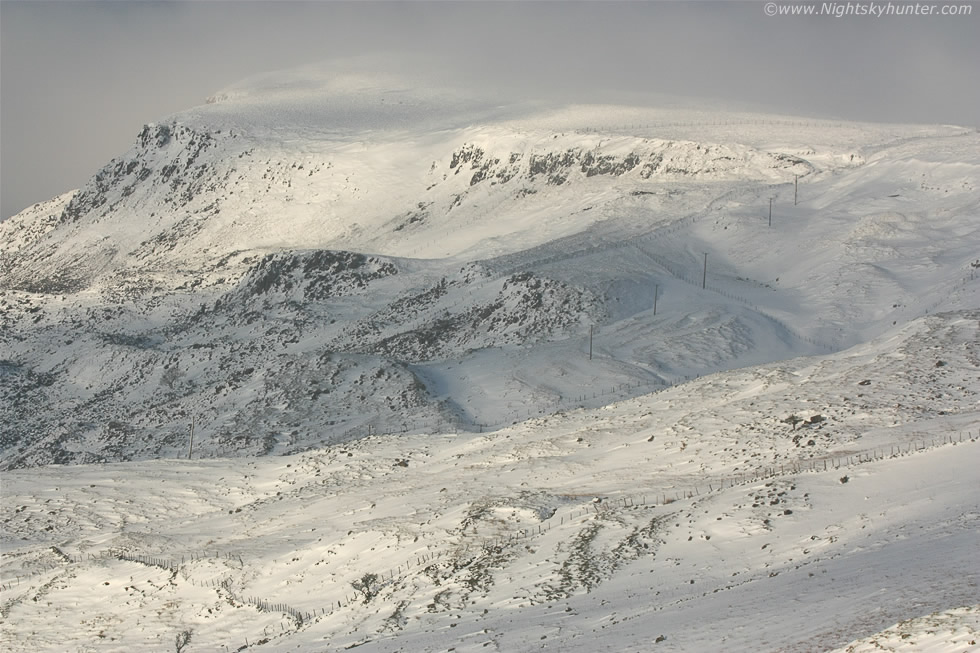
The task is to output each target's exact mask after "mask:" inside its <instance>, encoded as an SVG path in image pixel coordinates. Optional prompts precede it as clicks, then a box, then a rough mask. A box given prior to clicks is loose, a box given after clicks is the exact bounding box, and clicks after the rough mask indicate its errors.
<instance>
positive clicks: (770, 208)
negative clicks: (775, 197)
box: [769, 197, 772, 227]
mask: <svg viewBox="0 0 980 653" xmlns="http://www.w3.org/2000/svg"><path fill="white" fill-rule="evenodd" d="M769 226H770V227H771V226H772V198H771V197H770V198H769Z"/></svg>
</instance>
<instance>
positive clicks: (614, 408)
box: [0, 69, 980, 653]
mask: <svg viewBox="0 0 980 653" xmlns="http://www.w3.org/2000/svg"><path fill="white" fill-rule="evenodd" d="M419 88H422V87H419V86H417V85H414V84H412V83H411V82H410V81H409V80H407V79H405V78H401V77H398V78H396V77H393V76H387V75H383V76H378V75H353V74H337V73H335V72H331V71H324V70H320V69H305V70H301V71H293V72H290V73H276V74H270V75H265V76H260V77H257V78H254V79H251V80H246V81H245V82H243V83H241V84H239V85H236V86H234V87H231V88H229V89H225V90H224V91H222V92H219V93H216V94H215V95H214V96H213V97H211V98H209V99H208V101H207V103H206V104H204V105H202V106H200V107H195V108H192V109H190V110H187V111H185V112H181V113H179V114H175V115H173V116H170V117H168V118H165V119H163V120H160V121H157V122H154V123H150V124H147V125H146V126H145V127H144V128H143V129H142V130H141V132H140V133H139V134H138V135H137V136H136V139H135V142H134V144H133V146H132V148H131V149H130V150H128V151H127V152H125V153H123V154H121V155H120V156H119V157H117V158H116V159H114V160H113V161H111V162H109V163H108V164H107V165H106V166H105V167H103V168H102V169H101V170H100V171H98V172H97V173H96V174H95V175H94V176H93V177H92V179H91V180H89V182H88V183H87V184H86V185H85V186H84V187H82V188H80V189H78V190H76V191H72V192H69V193H66V194H64V195H61V196H59V197H56V198H53V199H52V200H50V201H48V202H45V203H42V204H38V205H37V206H34V207H32V208H30V209H28V210H26V211H24V212H22V213H21V214H19V215H17V216H15V217H14V218H12V219H10V220H8V221H6V222H4V223H0V243H2V250H0V254H2V259H0V423H2V424H3V426H2V427H0V469H2V470H3V477H2V484H3V485H2V493H3V501H2V502H0V548H2V556H0V617H2V618H0V640H2V642H3V644H4V647H5V650H7V649H9V650H12V651H32V652H33V651H62V650H69V649H70V650H92V651H132V650H172V649H176V650H177V651H178V653H179V652H180V651H187V652H188V653H189V652H190V651H194V650H202V651H203V650H251V649H256V650H263V651H286V650H301V651H321V650H322V651H328V650H329V651H333V650H343V649H348V648H355V647H356V648H357V649H358V650H365V651H406V652H408V651H412V652H415V651H444V650H456V651H471V650H472V651H476V650H480V651H483V650H497V651H529V650H539V649H540V650H555V651H563V652H565V651H582V652H589V653H592V652H594V651H624V650H636V651H641V650H642V651H651V650H655V651H660V650H663V651H672V650H674V651H703V650H728V651H738V650H744V651H758V650H771V651H812V650H831V649H835V648H837V649H841V650H848V651H862V650H873V647H875V646H879V645H881V646H886V645H887V646H891V647H893V648H895V649H896V650H900V649H899V646H900V645H903V644H904V645H909V646H918V647H920V648H923V649H925V648H926V647H932V649H934V650H944V651H968V650H973V649H975V648H976V643H975V642H976V640H977V638H978V636H980V633H978V631H980V618H978V604H980V602H978V599H977V597H978V596H980V593H978V589H977V588H978V586H980V577H978V574H977V572H976V571H975V570H974V568H975V566H976V565H975V564H974V562H973V560H974V558H975V557H976V551H977V550H980V530H978V528H977V523H978V522H977V518H978V515H980V509H978V507H980V488H978V486H977V483H976V472H975V471H974V470H975V469H977V468H978V467H980V444H978V442H980V394H978V393H980V374H978V373H980V247H978V244H980V219H978V216H980V192H978V184H980V133H978V132H977V131H976V130H975V129H968V128H963V127H956V126H923V125H878V124H864V123H862V124H858V123H848V122H837V121H827V120H814V119H809V118H799V117H789V116H774V115H764V114H753V113H745V112H731V111H725V110H723V108H713V109H710V110H706V109H704V108H691V107H686V106H680V105H679V104H677V103H669V102H668V103H664V104H662V105H653V106H661V107H666V108H651V107H648V106H610V105H585V104H582V105H567V106H565V105H555V104H546V103H532V102H521V103H512V102H504V101H502V100H499V99H495V98H486V97H479V96H476V95H467V94H463V93H460V92H459V91H456V90H452V89H430V90H425V91H420V90H418V89H419ZM770 207H771V208H770ZM770 210H771V213H770Z"/></svg>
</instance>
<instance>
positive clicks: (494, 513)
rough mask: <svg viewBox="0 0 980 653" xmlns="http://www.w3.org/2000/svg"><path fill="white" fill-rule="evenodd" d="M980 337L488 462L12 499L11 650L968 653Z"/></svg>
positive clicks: (383, 465)
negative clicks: (182, 646)
mask: <svg viewBox="0 0 980 653" xmlns="http://www.w3.org/2000/svg"><path fill="white" fill-rule="evenodd" d="M978 323H980V312H978V311H972V312H967V313H961V314H944V315H939V316H935V317H930V318H924V319H920V320H916V321H915V322H913V323H911V324H910V325H908V326H907V327H905V328H902V329H899V330H896V331H894V332H891V333H889V334H887V335H886V336H885V337H883V338H881V339H879V340H876V341H874V342H872V343H869V344H868V345H862V346H858V347H856V348H853V349H851V350H848V351H847V352H844V353H842V354H835V355H831V356H824V357H818V358H803V359H796V360H793V361H787V362H783V363H779V364H774V365H765V366H761V367H751V368H745V369H741V370H737V371H732V372H725V373H718V374H715V375H712V376H709V377H705V378H703V379H700V380H698V381H695V382H691V383H688V384H684V385H680V386H677V387H674V388H671V389H669V390H664V391H662V392H660V393H657V394H652V395H647V396H643V397H639V398H636V399H630V400H626V401H622V402H617V403H613V404H610V405H608V406H605V407H603V408H599V409H577V410H573V411H567V412H563V413H560V414H556V415H551V416H549V417H546V418H536V419H532V420H530V421H527V422H524V423H522V424H519V425H517V426H514V427H509V428H505V429H502V430H499V431H496V432H494V433H490V434H483V435H480V434H463V433H461V434H458V435H453V434H451V433H450V434H440V435H421V434H420V435H399V436H371V437H369V438H365V439H362V440H359V441H357V442H355V443H351V444H349V445H345V446H337V447H332V448H328V449H322V450H316V451H310V452H307V453H304V454H298V455H293V456H286V457H265V458H253V459H250V460H247V461H242V460H231V459H214V460H193V461H187V460H170V461H165V460H158V461H147V462H140V463H115V464H108V465H91V466H74V467H46V468H41V469H31V470H16V471H11V472H6V473H5V475H4V477H5V481H4V486H5V489H4V494H5V501H4V503H3V508H2V514H0V521H2V523H3V529H4V533H5V535H4V542H5V544H4V549H5V554H4V577H5V581H4V582H5V583H6V585H5V586H4V587H3V588H2V589H3V595H2V596H3V601H4V603H3V616H4V619H5V625H4V633H5V637H6V639H7V641H8V642H9V643H10V645H11V646H12V648H11V649H10V650H17V651H21V650H22V651H39V650H52V651H53V650H64V647H65V646H66V645H67V646H70V647H71V648H72V649H75V648H82V649H85V650H88V649H87V648H86V647H89V648H90V649H91V650H99V651H127V650H133V649H155V650H169V648H170V647H171V645H172V643H173V642H174V640H175V638H176V637H177V636H178V635H179V634H180V633H184V632H188V633H191V634H192V644H193V646H192V647H188V649H187V650H222V647H225V648H227V649H228V650H252V649H256V650H269V651H273V650H274V651H279V650H281V651H285V650H297V649H298V650H304V651H320V650H323V651H326V650H342V649H346V648H351V647H354V646H357V647H358V649H359V650H368V651H439V650H448V649H449V648H455V650H457V651H470V650H473V651H476V650H484V649H486V648H488V647H489V648H490V650H501V651H517V650H521V651H524V650H538V649H542V650H561V651H600V650H609V651H612V650H658V651H659V650H666V651H671V650H675V651H695V650H704V649H705V648H711V647H714V646H718V645H722V646H724V648H725V649H726V650H746V651H748V650H753V651H755V650H779V651H795V650H799V651H812V650H829V649H831V648H835V647H839V646H844V645H846V644H847V643H848V642H850V641H851V640H853V639H857V638H863V637H867V636H869V635H871V634H873V633H875V632H877V631H879V630H883V629H885V628H887V627H889V626H892V625H893V624H896V623H898V622H903V624H902V625H900V627H899V629H898V631H897V632H898V633H903V635H902V636H903V637H907V636H915V637H916V638H917V640H922V641H931V642H933V643H934V644H935V645H936V646H937V648H936V649H935V650H948V651H967V650H972V648H973V646H972V645H969V644H968V642H969V641H971V639H972V640H975V639H976V637H977V636H978V634H980V623H977V611H976V605H975V604H976V598H977V581H978V580H980V578H978V576H977V572H976V566H975V565H974V564H973V560H974V558H975V555H976V551H977V546H978V545H980V532H978V530H977V514H978V513H977V507H978V498H980V497H978V490H977V485H976V472H975V470H976V469H977V466H978V464H980V444H978V442H980V403H978V392H980V388H978V386H977V383H976V381H977V372H978V370H980V333H978ZM939 355H941V356H942V357H943V358H942V359H941V360H937V356H939ZM794 417H795V418H796V419H794ZM962 606H974V607H973V608H970V609H967V610H953V608H960V607H962ZM950 611H952V612H950ZM933 613H935V616H934V617H930V618H925V619H923V620H922V621H921V623H919V625H918V626H916V625H915V623H905V622H907V621H908V620H910V619H912V618H913V617H927V616H928V615H933ZM940 613H941V614H940ZM917 623H918V622H917ZM937 623H938V624H943V629H942V630H939V631H938V632H937ZM51 624H63V626H52V625H51ZM893 632H894V631H893ZM892 637H893V638H897V637H898V635H897V634H893V635H892ZM661 638H665V639H661ZM899 641H902V640H901V638H899Z"/></svg>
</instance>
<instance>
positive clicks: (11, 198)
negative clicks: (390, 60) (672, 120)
mask: <svg viewBox="0 0 980 653" xmlns="http://www.w3.org/2000/svg"><path fill="white" fill-rule="evenodd" d="M780 2H781V4H794V3H795V4H801V3H800V2H795V1H794V2H786V1H785V0H780ZM852 2H854V0H852ZM884 2H885V3H887V0H884ZM892 2H893V3H894V4H900V3H899V2H898V0H892ZM816 4H817V5H818V7H819V6H820V4H822V3H820V2H817V3H816ZM837 4H846V2H843V3H837ZM865 4H867V3H865ZM940 4H942V3H940ZM961 4H962V3H961ZM973 9H974V11H973V13H972V14H971V15H968V16H956V17H951V16H893V17H882V18H873V17H870V16H844V17H841V18H836V17H833V16H809V17H789V16H773V17H769V16H767V15H766V14H765V11H764V10H765V2H761V1H759V2H642V1H636V2H581V1H580V2H560V1H555V2H307V3H296V2H287V1H281V2H230V1H229V2H84V1H77V2H27V1H20V0H0V154H2V157H0V181H2V188H0V200H2V217H3V218H6V217H9V216H10V215H12V214H14V213H16V212H18V211H20V210H21V209H23V208H25V207H27V206H29V205H30V204H33V203H34V202H38V201H41V200H45V199H49V198H50V197H53V196H54V195H57V194H59V193H61V192H64V191H67V190H70V189H72V188H76V187H78V186H80V185H82V184H83V183H84V182H85V180H86V179H87V178H88V177H89V176H91V175H92V174H93V173H94V172H95V171H96V170H97V169H98V168H99V167H101V166H102V165H103V164H105V163H106V162H108V161H109V159H111V158H112V157H114V156H116V155H118V154H120V153H122V152H124V151H125V150H126V149H127V148H128V147H129V146H130V144H131V143H132V141H133V140H134V138H135V136H136V134H137V133H138V131H139V129H140V127H141V126H142V125H143V124H144V123H146V122H151V121H154V120H159V119H161V118H163V117H165V116H167V115H168V114H171V113H174V112H177V111H180V110H182V109H185V108H188V107H191V106H194V105H197V104H201V103H202V102H203V101H204V99H205V98H206V97H207V96H208V95H210V94H212V93H213V92H215V91H217V90H220V89H221V88H223V87H225V86H228V85H230V84H233V83H234V82H237V81H239V80H241V79H243V78H245V77H248V76H251V75H253V74H256V73H261V72H266V71H270V70H277V69H281V68H287V67H292V66H297V65H301V64H306V63H311V62H317V61H323V60H329V59H333V58H341V57H350V56H352V55H362V54H370V53H374V52H378V51H387V52H394V53H398V52H413V53H422V54H428V55H431V56H432V57H433V58H434V60H435V61H436V62H437V63H436V66H437V67H438V70H436V71H434V72H435V73H436V74H444V75H445V77H446V78H447V81H455V82H457V83H460V84H473V85H477V86H479V87H481V88H483V89H484V90H487V89H490V90H493V89H495V88H504V87H506V88H508V89H509V90H510V92H515V91H516V92H519V93H523V94H527V95H529V96H532V95H548V96H556V97H561V98H566V97H567V98H569V99H575V100H579V101H593V100H602V99H611V98H614V97H615V96H616V95H617V94H619V93H627V92H630V91H634V90H635V91H642V92H647V91H650V92H660V93H669V94H674V95H686V96H691V97H699V98H706V99H722V100H728V101H734V102H739V103H752V104H754V105H757V106H759V107H762V108H768V109H771V110H773V111H777V112H785V113H797V114H804V115H817V116H833V117H840V118H845V119H855V120H872V121H890V122H936V123H939V122H941V123H956V124H965V125H969V126H977V125H980V66H978V64H977V63H976V62H978V61H980V5H978V6H975V7H973Z"/></svg>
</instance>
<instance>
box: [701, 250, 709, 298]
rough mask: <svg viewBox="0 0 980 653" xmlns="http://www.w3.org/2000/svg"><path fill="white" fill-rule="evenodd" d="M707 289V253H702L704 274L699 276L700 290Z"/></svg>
mask: <svg viewBox="0 0 980 653" xmlns="http://www.w3.org/2000/svg"><path fill="white" fill-rule="evenodd" d="M707 287H708V252H705V253H704V273H703V274H702V275H701V290H704V289H705V288H707Z"/></svg>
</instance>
